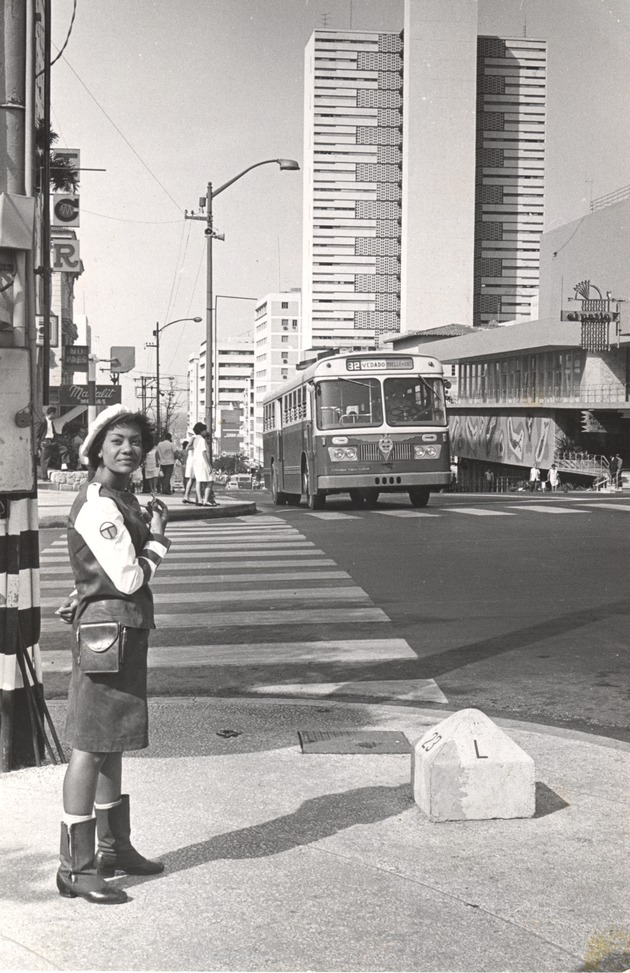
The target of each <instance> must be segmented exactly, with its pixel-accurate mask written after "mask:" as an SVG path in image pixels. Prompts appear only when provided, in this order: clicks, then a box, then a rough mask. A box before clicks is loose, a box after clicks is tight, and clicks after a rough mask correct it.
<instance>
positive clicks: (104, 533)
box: [99, 520, 118, 541]
mask: <svg viewBox="0 0 630 973" xmlns="http://www.w3.org/2000/svg"><path fill="white" fill-rule="evenodd" d="M99 532H100V535H101V537H104V538H105V540H106V541H113V540H114V538H115V536H116V534H117V533H118V530H117V529H116V525H115V524H112V522H111V520H106V521H105V523H104V524H101V526H100V527H99Z"/></svg>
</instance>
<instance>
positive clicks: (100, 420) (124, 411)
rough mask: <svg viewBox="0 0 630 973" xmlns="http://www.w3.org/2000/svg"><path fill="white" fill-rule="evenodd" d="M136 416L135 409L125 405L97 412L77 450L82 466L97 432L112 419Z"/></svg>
mask: <svg viewBox="0 0 630 973" xmlns="http://www.w3.org/2000/svg"><path fill="white" fill-rule="evenodd" d="M137 414H138V410H137V409H129V408H128V407H127V406H126V405H120V404H119V405H109V406H108V407H107V408H106V409H103V411H102V412H99V414H98V415H97V417H96V419H95V420H94V422H91V423H90V425H89V427H88V433H87V436H86V437H85V439H84V440H83V442H82V443H81V448H80V449H79V459H80V460H81V462H82V463H83V465H84V466H87V465H88V463H89V460H88V450H89V448H90V446H91V445H92V443H93V442H94V440H95V439H96V437H97V436H98V434H99V432H101V431H102V430H103V429H104V428H105V427H106V426H109V425H110V423H111V422H113V420H114V419H119V418H120V417H122V416H135V415H137Z"/></svg>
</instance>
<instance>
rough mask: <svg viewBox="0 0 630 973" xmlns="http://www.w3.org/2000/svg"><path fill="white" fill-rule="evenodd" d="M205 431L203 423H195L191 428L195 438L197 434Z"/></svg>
mask: <svg viewBox="0 0 630 973" xmlns="http://www.w3.org/2000/svg"><path fill="white" fill-rule="evenodd" d="M205 429H207V426H206V424H205V422H196V423H195V424H194V426H193V432H194V434H195V436H198V435H199V433H200V432H203V431H204V430H205Z"/></svg>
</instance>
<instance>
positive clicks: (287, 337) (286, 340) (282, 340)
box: [280, 334, 289, 345]
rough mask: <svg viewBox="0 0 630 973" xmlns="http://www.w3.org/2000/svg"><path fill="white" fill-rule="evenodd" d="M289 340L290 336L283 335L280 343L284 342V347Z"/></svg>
mask: <svg viewBox="0 0 630 973" xmlns="http://www.w3.org/2000/svg"><path fill="white" fill-rule="evenodd" d="M288 340H289V336H288V334H283V335H281V336H280V341H281V342H282V344H283V345H284V344H286V343H287V342H288Z"/></svg>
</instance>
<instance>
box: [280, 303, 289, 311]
mask: <svg viewBox="0 0 630 973" xmlns="http://www.w3.org/2000/svg"><path fill="white" fill-rule="evenodd" d="M280 307H281V308H282V310H283V311H284V310H285V308H287V309H288V307H289V302H288V301H283V302H282V304H281V305H280Z"/></svg>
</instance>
